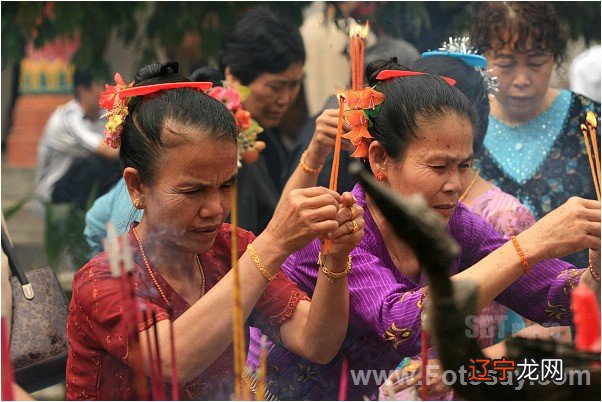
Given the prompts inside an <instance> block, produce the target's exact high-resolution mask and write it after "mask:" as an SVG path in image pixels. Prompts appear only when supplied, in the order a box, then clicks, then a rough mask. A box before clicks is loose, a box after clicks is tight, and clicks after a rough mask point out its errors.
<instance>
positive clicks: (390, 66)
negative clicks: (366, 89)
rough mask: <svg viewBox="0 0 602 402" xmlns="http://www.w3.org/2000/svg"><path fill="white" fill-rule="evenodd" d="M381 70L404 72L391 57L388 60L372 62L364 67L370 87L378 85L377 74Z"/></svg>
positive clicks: (395, 59) (394, 58)
mask: <svg viewBox="0 0 602 402" xmlns="http://www.w3.org/2000/svg"><path fill="white" fill-rule="evenodd" d="M383 70H406V69H405V68H404V67H402V66H401V65H400V64H399V63H398V62H397V57H391V58H390V59H389V60H385V59H380V60H374V61H373V62H372V63H370V64H368V65H367V66H366V77H368V83H369V84H370V86H372V87H373V86H374V85H376V84H378V83H379V82H380V81H378V80H377V79H376V76H377V75H378V73H380V72H381V71H383Z"/></svg>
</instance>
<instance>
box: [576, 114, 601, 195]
mask: <svg viewBox="0 0 602 402" xmlns="http://www.w3.org/2000/svg"><path fill="white" fill-rule="evenodd" d="M597 127H598V117H597V116H596V114H595V113H593V112H587V114H586V119H585V124H581V126H580V128H581V133H582V134H583V139H584V142H585V149H586V151H587V158H588V159H589V167H590V169H591V171H592V179H593V180H594V189H595V190H596V197H598V201H600V185H601V182H600V151H599V149H598V140H597V138H596V129H597ZM590 141H591V145H590ZM592 153H593V155H594V157H593V158H592Z"/></svg>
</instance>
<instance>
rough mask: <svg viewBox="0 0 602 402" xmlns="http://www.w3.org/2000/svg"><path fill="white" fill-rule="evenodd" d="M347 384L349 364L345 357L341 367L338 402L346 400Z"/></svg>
mask: <svg viewBox="0 0 602 402" xmlns="http://www.w3.org/2000/svg"><path fill="white" fill-rule="evenodd" d="M348 384H349V362H348V360H347V356H343V364H342V365H341V380H340V382H339V401H346V400H347V386H348Z"/></svg>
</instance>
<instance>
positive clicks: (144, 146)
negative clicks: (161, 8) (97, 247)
mask: <svg viewBox="0 0 602 402" xmlns="http://www.w3.org/2000/svg"><path fill="white" fill-rule="evenodd" d="M124 87H125V88H124ZM199 87H202V85H201V84H199V83H193V82H189V80H188V79H187V78H185V77H183V76H181V75H179V74H178V64H177V63H175V62H167V63H165V64H159V63H155V64H151V65H149V66H146V67H144V68H142V69H140V70H139V71H138V73H137V74H136V79H135V83H134V86H133V88H131V89H130V88H127V85H125V84H124V83H121V88H114V89H115V90H116V91H118V92H119V91H121V92H119V94H121V98H120V99H125V98H126V93H127V91H128V90H134V91H137V92H135V93H136V94H137V96H132V97H130V98H127V99H129V100H128V102H127V104H126V105H127V108H128V113H127V114H125V115H124V116H125V120H124V121H123V126H122V127H118V128H116V127H111V128H109V127H108V130H109V132H110V133H111V136H110V137H109V138H108V139H109V140H110V141H111V142H113V143H118V142H120V151H119V154H120V158H121V162H122V164H123V166H124V170H123V177H124V179H125V182H126V185H127V190H128V192H129V194H130V196H131V198H132V200H133V203H134V205H135V207H136V208H138V209H144V215H143V217H142V219H141V220H140V222H134V223H133V224H132V226H131V228H130V230H129V232H128V233H126V234H125V235H124V237H123V238H124V240H125V241H129V242H130V243H131V246H132V248H133V249H134V250H135V253H134V267H133V275H132V276H133V281H134V289H135V296H136V299H137V302H138V304H139V306H140V308H142V309H145V310H146V311H148V312H149V313H151V314H153V315H154V316H156V317H157V322H156V323H153V321H151V320H137V321H136V322H135V324H136V328H137V331H138V333H139V338H140V346H141V347H140V350H141V351H142V355H143V360H142V361H143V363H142V366H143V367H144V369H145V370H146V374H147V375H152V373H149V367H150V364H149V361H150V360H151V356H152V355H153V354H154V353H156V352H157V351H156V350H155V349H157V348H158V349H159V351H160V355H161V356H163V359H162V361H161V362H160V368H161V369H162V373H163V377H164V378H160V381H164V382H169V381H171V380H172V377H170V373H172V368H173V367H172V366H171V364H172V360H171V359H170V358H169V356H170V355H171V352H172V348H171V344H170V335H169V333H170V324H169V320H170V319H171V320H173V332H174V348H175V355H176V357H177V358H176V360H175V361H176V365H177V381H178V382H179V383H180V386H179V394H180V395H181V397H182V398H184V399H229V398H230V397H231V392H232V389H233V387H232V384H233V381H232V380H233V348H232V341H233V335H232V334H233V331H232V327H233V315H232V314H231V312H232V311H233V302H232V299H233V297H232V293H233V271H231V265H230V261H231V260H230V258H231V247H232V236H231V227H230V225H229V224H227V223H224V220H225V219H226V216H227V215H228V213H229V211H230V199H231V192H232V191H233V186H234V185H235V183H236V180H237V146H236V134H237V128H236V124H235V121H234V118H233V116H232V114H231V113H230V112H229V111H228V109H227V108H226V106H225V105H223V104H222V103H221V102H219V101H217V100H215V99H213V98H211V97H210V96H208V95H207V94H205V93H204V92H203V91H202V90H199ZM159 89H160V90H159ZM201 89H202V88H201ZM109 92H110V91H109ZM109 107H110V105H109ZM114 111H115V112H116V113H120V110H117V109H115V110H114ZM363 227H364V222H363V209H362V208H361V207H360V206H358V205H357V204H355V199H354V198H353V196H352V195H351V194H350V193H344V194H343V195H339V194H337V193H336V192H334V191H330V190H328V189H325V188H319V187H310V188H304V189H299V190H293V191H290V192H288V193H287V194H285V195H284V196H283V197H282V199H281V200H280V202H279V204H278V207H277V208H276V211H275V213H274V217H273V219H272V220H271V221H270V223H269V224H268V226H267V228H266V229H265V231H263V232H262V233H261V235H259V236H257V237H255V236H254V235H253V234H252V233H250V232H248V231H245V230H242V229H238V231H237V232H236V237H237V239H236V240H237V244H238V249H237V250H236V253H237V255H238V257H239V258H240V259H239V271H240V272H239V278H240V284H241V285H240V300H241V305H242V315H243V319H244V320H245V321H246V323H247V325H255V326H258V327H259V328H261V330H262V331H263V332H264V333H266V334H268V335H269V337H270V338H271V339H272V341H274V342H276V343H277V344H281V345H283V347H285V348H286V349H287V350H291V351H292V352H294V353H298V354H299V355H300V356H302V357H303V358H304V359H307V360H309V361H314V362H316V363H322V364H323V363H327V362H328V361H330V360H331V359H332V358H333V357H334V355H335V354H336V352H337V351H338V349H339V347H340V345H341V342H342V340H343V339H344V336H345V332H346V329H347V317H348V304H349V303H348V297H349V296H348V286H347V279H346V275H347V274H348V273H349V272H350V270H351V267H352V265H351V264H352V262H351V259H350V257H349V253H350V252H351V250H352V249H353V248H354V247H355V246H356V245H357V244H358V243H359V241H360V240H361V238H362V236H363ZM324 236H327V237H328V238H329V239H331V240H332V242H333V246H332V248H331V251H330V253H329V255H328V256H325V258H324V259H323V261H322V270H321V272H322V273H321V274H320V275H319V278H318V283H317V286H316V289H315V292H313V297H312V299H311V301H310V298H309V297H308V295H307V294H306V293H305V292H303V291H302V290H300V289H299V288H298V286H297V285H296V284H295V283H293V282H292V281H290V280H289V279H288V278H287V277H286V275H285V274H284V273H283V272H282V271H281V270H280V266H281V264H282V263H283V262H284V261H285V260H286V258H287V257H288V256H289V255H290V254H291V253H293V252H294V251H296V250H298V249H300V248H302V247H304V246H305V245H307V243H309V242H310V241H311V240H313V239H314V238H316V237H324ZM109 265H110V264H109V260H108V256H107V254H106V253H104V252H103V253H101V254H99V255H97V256H96V257H94V258H93V259H92V260H90V262H88V263H87V264H86V265H85V266H84V267H83V268H81V269H80V270H79V271H78V272H77V273H76V274H75V278H74V280H73V298H72V301H71V306H70V313H69V317H68V324H67V325H68V326H67V333H68V337H69V357H68V362H67V398H68V399H100V400H131V399H132V398H133V397H134V396H135V395H136V394H135V393H136V392H139V391H140V390H139V389H136V387H135V386H134V378H133V371H134V369H136V367H134V366H135V361H134V359H133V357H132V356H133V354H132V349H131V348H130V346H131V339H129V338H128V333H127V332H126V329H125V326H124V315H125V314H126V313H127V311H126V310H127V306H126V305H125V303H124V300H123V298H122V292H121V280H120V279H119V278H118V277H115V276H113V275H112V273H111V269H110V266H109ZM171 309H173V314H172V315H171V314H169V313H170V310H171ZM155 331H156V333H157V334H158V337H157V338H158V342H156V343H155V342H153V343H152V344H150V345H149V342H147V335H148V334H149V333H151V332H155ZM138 368H139V367H138Z"/></svg>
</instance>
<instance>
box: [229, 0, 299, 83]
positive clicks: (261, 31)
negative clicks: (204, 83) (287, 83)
mask: <svg viewBox="0 0 602 402" xmlns="http://www.w3.org/2000/svg"><path fill="white" fill-rule="evenodd" d="M293 63H300V64H301V65H303V64H304V63H305V48H304V47H303V39H302V38H301V33H300V32H299V28H298V27H297V26H295V25H294V24H293V23H291V22H289V21H287V20H286V19H285V18H284V17H282V16H280V15H278V14H276V13H274V12H273V11H271V10H268V9H267V8H264V7H256V8H253V9H251V10H249V11H248V12H247V13H245V15H243V16H242V18H241V19H239V20H238V21H237V22H236V23H235V24H234V25H233V26H232V27H231V28H230V29H229V30H228V33H227V34H226V35H225V36H224V38H223V40H222V43H221V46H220V50H219V68H220V70H221V71H222V73H224V71H225V69H226V67H230V71H231V72H232V74H233V75H234V76H235V77H236V78H238V79H239V80H240V82H241V84H243V85H249V84H250V83H251V82H253V80H255V79H256V78H257V77H259V76H260V75H261V74H263V73H266V72H268V73H280V72H282V71H284V70H286V69H287V68H289V67H290V65H291V64H293Z"/></svg>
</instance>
